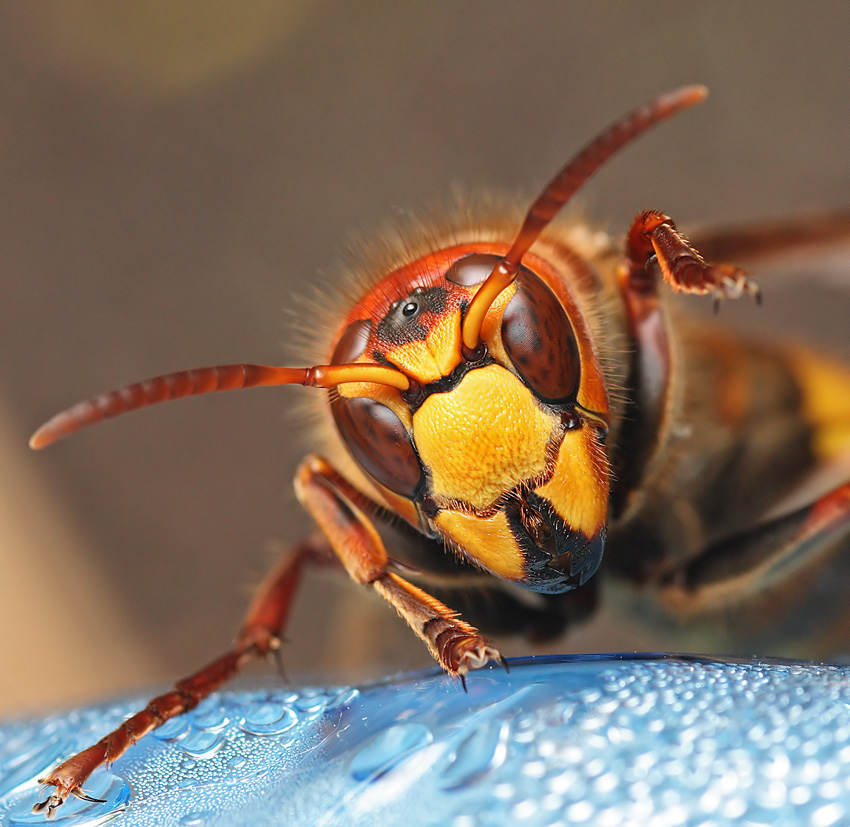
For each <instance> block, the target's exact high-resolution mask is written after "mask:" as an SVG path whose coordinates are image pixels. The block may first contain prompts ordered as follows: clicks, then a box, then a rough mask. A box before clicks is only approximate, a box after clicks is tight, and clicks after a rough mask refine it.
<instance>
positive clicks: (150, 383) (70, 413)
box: [30, 363, 410, 450]
mask: <svg viewBox="0 0 850 827" xmlns="http://www.w3.org/2000/svg"><path fill="white" fill-rule="evenodd" d="M347 382H370V383H374V384H377V385H389V386H390V387H393V388H398V389H399V390H402V391H404V390H407V389H408V388H409V387H410V381H409V380H408V378H407V377H406V376H405V375H404V374H403V373H402V372H401V371H398V370H395V369H394V368H386V367H383V366H382V365H372V364H366V363H363V364H359V363H353V364H347V365H316V366H315V367H311V368H279V367H273V366H270V365H246V364H239V365H216V366H214V367H208V368H194V369H192V370H181V371H178V372H177V373H168V374H165V375H163V376H155V377H154V378H153V379H148V380H146V381H145V382H136V383H134V384H132V385H126V386H125V387H123V388H118V389H117V390H114V391H109V392H107V393H102V394H99V395H98V396H93V397H92V398H91V399H87V400H86V401H84V402H79V403H77V404H76V405H73V406H72V407H70V408H67V409H66V410H64V411H62V412H61V413H58V414H56V416H54V417H53V418H52V419H50V420H48V421H47V422H45V424H44V425H42V426H41V427H40V428H39V429H38V430H37V431H36V432H35V433H34V434H33V435H32V437H31V438H30V448H34V449H36V450H38V449H40V448H46V447H47V446H48V445H50V444H51V443H53V442H56V441H57V440H60V439H64V438H65V437H66V436H70V435H71V434H73V433H74V432H75V431H79V430H80V429H81V428H85V427H86V426H88V425H94V424H96V423H98V422H100V421H101V420H103V419H109V418H111V417H113V416H120V415H121V414H125V413H129V412H130V411H137V410H139V409H140V408H147V407H148V406H150V405H158V404H159V403H160V402H168V401H169V400H170V399H181V398H182V397H184V396H200V395H202V394H205V393H214V392H216V391H232V390H241V389H242V388H256V387H271V386H274V385H308V386H310V387H314V388H333V387H336V386H337V385H342V384H345V383H347Z"/></svg>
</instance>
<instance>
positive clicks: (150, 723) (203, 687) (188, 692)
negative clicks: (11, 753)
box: [33, 540, 333, 818]
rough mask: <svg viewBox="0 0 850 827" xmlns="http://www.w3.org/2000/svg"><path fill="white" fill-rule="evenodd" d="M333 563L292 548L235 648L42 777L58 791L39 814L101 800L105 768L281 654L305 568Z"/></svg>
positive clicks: (316, 552)
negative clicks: (99, 775) (93, 788)
mask: <svg viewBox="0 0 850 827" xmlns="http://www.w3.org/2000/svg"><path fill="white" fill-rule="evenodd" d="M329 559H333V558H332V556H329V552H328V550H327V549H326V548H325V547H324V544H323V543H322V542H321V541H320V540H318V541H309V540H308V541H307V542H304V543H302V544H300V545H298V546H296V547H295V548H293V549H291V550H290V551H289V552H288V553H287V554H286V555H285V556H284V557H283V558H282V560H281V561H280V563H279V564H278V565H277V567H276V568H275V569H273V570H272V572H271V573H270V574H269V576H268V577H267V578H266V579H265V580H264V581H263V583H262V585H261V586H260V588H259V589H258V590H257V594H256V596H255V598H254V600H253V602H252V603H251V606H250V608H249V609H248V612H247V614H246V616H245V620H244V621H243V624H242V629H241V630H240V632H239V635H238V637H237V640H236V644H235V645H234V646H233V648H232V649H231V650H230V651H228V652H226V653H225V654H224V655H222V656H221V657H219V658H216V659H215V660H214V661H212V662H211V663H209V664H207V665H206V666H205V667H203V668H202V669H200V670H198V671H197V672H195V673H194V674H193V675H190V676H189V677H187V678H183V679H182V680H180V681H178V682H177V683H175V684H174V687H173V689H171V690H170V691H168V692H166V693H164V694H162V695H160V696H158V697H156V698H154V699H153V700H152V701H150V702H149V703H148V705H147V706H146V707H145V708H144V709H142V710H141V711H139V712H137V713H136V714H135V715H133V717H132V718H129V719H128V720H126V721H124V723H123V724H121V725H120V726H119V727H118V728H117V729H115V730H113V731H112V732H110V733H109V734H108V735H105V736H104V737H103V738H101V739H100V741H98V742H97V743H96V744H94V745H93V746H91V747H89V748H88V749H85V750H83V751H82V752H80V753H78V754H77V755H74V756H72V757H71V758H69V759H68V760H67V761H64V762H63V763H62V764H60V765H59V766H58V767H56V768H55V769H54V770H53V771H52V772H50V773H49V774H48V775H47V776H45V777H44V778H40V779H39V783H40V784H44V785H46V786H52V787H54V790H53V792H52V793H51V794H50V795H49V796H48V797H47V798H46V799H45V800H44V801H41V802H39V803H38V804H36V805H35V806H34V807H33V812H35V813H40V812H44V813H45V815H46V816H47V818H52V817H53V816H54V814H55V813H56V810H57V809H58V808H59V807H61V806H62V804H64V803H65V801H66V800H67V798H68V796H71V795H73V796H75V797H76V798H81V799H83V800H84V801H99V800H100V799H96V798H92V797H91V796H89V795H87V794H86V793H85V792H84V791H83V784H85V783H86V781H87V780H88V779H89V777H90V776H91V774H92V773H93V772H94V771H95V770H96V769H97V768H98V767H99V766H101V765H102V764H107V765H109V764H112V763H113V762H114V761H117V760H118V759H119V758H120V757H121V756H122V755H123V754H124V753H125V752H126V750H127V749H128V747H130V746H132V745H133V744H135V743H136V741H138V740H139V739H140V738H143V737H144V736H145V735H147V733H149V732H150V731H151V730H153V729H156V728H157V727H158V726H162V724H164V723H165V722H166V721H167V720H169V719H170V718H173V717H175V716H177V715H182V714H183V713H184V712H188V711H189V710H191V709H194V708H195V707H196V706H197V705H198V704H199V703H200V702H201V701H202V700H203V699H204V698H206V697H208V696H209V695H210V694H212V693H213V692H214V691H215V690H216V689H218V688H219V687H220V686H221V685H222V684H223V683H225V682H226V681H228V680H230V678H232V677H233V676H234V675H236V674H237V673H238V672H239V671H240V670H241V669H242V667H243V666H244V665H245V664H246V663H247V662H248V661H249V660H251V659H252V658H254V657H257V656H264V655H268V654H276V653H277V651H278V648H279V646H280V640H279V638H278V635H279V633H280V630H281V629H282V628H283V625H284V623H285V622H286V618H287V615H288V614H289V609H290V607H291V605H292V599H293V596H294V592H295V588H296V586H297V584H298V581H299V579H300V575H301V570H302V568H303V566H304V563H306V562H323V561H326V560H329Z"/></svg>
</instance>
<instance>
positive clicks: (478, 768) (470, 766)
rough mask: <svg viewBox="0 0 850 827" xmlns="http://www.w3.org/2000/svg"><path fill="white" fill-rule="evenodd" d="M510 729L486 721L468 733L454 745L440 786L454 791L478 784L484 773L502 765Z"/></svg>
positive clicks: (504, 725) (505, 724)
mask: <svg viewBox="0 0 850 827" xmlns="http://www.w3.org/2000/svg"><path fill="white" fill-rule="evenodd" d="M508 731H509V727H508V724H507V723H502V724H499V723H497V722H496V721H489V722H488V723H487V724H485V725H484V726H479V727H478V728H477V729H474V730H473V731H472V732H469V733H468V734H467V735H466V736H465V737H464V738H463V740H462V741H461V742H460V743H459V744H458V745H457V747H456V748H455V750H454V753H453V755H452V756H451V758H450V759H449V761H448V763H447V765H446V767H445V769H444V770H443V772H442V777H443V781H442V786H443V787H444V788H445V789H453V788H457V787H462V786H464V785H466V784H470V783H472V782H474V781H478V780H479V779H480V778H481V777H482V776H483V775H484V774H485V773H487V772H489V771H490V770H493V769H495V768H496V767H498V766H500V765H501V764H503V763H504V761H505V758H507V747H506V745H505V744H506V739H507V736H508Z"/></svg>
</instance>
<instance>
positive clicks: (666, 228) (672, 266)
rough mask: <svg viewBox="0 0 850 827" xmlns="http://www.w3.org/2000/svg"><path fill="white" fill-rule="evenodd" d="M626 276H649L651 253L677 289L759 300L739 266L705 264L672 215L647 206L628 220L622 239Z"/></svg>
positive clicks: (637, 279)
mask: <svg viewBox="0 0 850 827" xmlns="http://www.w3.org/2000/svg"><path fill="white" fill-rule="evenodd" d="M626 255H627V258H628V262H629V273H628V277H629V280H630V281H631V282H633V283H639V282H640V281H641V280H643V279H650V278H651V276H650V275H649V273H648V272H647V264H648V263H649V262H650V260H651V259H652V257H653V256H655V258H656V259H657V261H658V266H659V267H660V268H661V274H662V275H663V277H664V281H666V282H667V284H669V285H670V286H671V287H672V288H673V289H674V290H676V291H677V292H681V293H693V294H696V295H701V296H704V295H711V296H714V299H715V302H718V301H719V300H720V299H723V298H728V299H736V298H738V297H739V296H741V295H743V294H744V293H748V294H749V295H751V296H753V297H754V298H755V299H756V300H757V301H758V300H759V289H758V286H757V285H756V283H755V282H753V281H751V280H750V279H748V278H747V276H746V274H745V273H744V271H743V270H741V269H740V268H739V267H734V266H732V265H729V264H708V263H706V261H705V259H703V257H702V256H701V255H700V254H699V253H698V252H697V251H696V249H695V248H694V247H693V246H692V245H691V244H690V243H689V242H688V240H687V239H686V238H685V237H684V236H683V235H682V234H681V233H680V232H679V231H678V230H677V229H676V225H675V224H674V223H673V219H671V218H670V217H669V216H667V215H664V213H660V212H656V211H655V210H651V211H649V212H644V213H641V214H640V215H639V216H637V218H635V220H634V221H633V222H632V226H631V229H630V230H629V235H628V238H627V240H626Z"/></svg>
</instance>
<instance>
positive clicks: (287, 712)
mask: <svg viewBox="0 0 850 827" xmlns="http://www.w3.org/2000/svg"><path fill="white" fill-rule="evenodd" d="M297 723H298V718H296V717H295V713H294V712H293V711H292V710H291V709H289V708H288V707H285V706H281V705H280V704H262V705H260V706H258V707H255V708H254V709H252V710H251V711H250V712H249V713H248V714H247V715H246V716H245V718H244V719H243V721H242V723H241V724H239V728H240V729H241V730H243V731H244V732H247V733H249V734H250V735H281V734H282V733H284V732H286V731H287V730H290V729H292V727H294V726H295V725H296V724H297Z"/></svg>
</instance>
